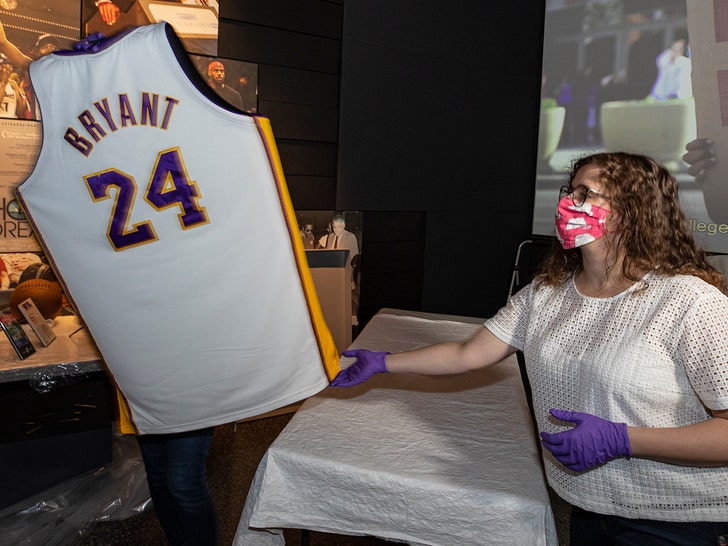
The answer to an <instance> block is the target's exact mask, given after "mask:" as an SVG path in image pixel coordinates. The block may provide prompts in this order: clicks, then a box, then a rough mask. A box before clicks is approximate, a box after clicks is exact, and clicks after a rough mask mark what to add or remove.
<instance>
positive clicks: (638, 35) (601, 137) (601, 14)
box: [533, 0, 728, 253]
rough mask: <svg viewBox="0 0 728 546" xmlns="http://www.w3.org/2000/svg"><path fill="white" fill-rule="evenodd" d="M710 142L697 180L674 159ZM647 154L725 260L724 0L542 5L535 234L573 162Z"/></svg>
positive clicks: (727, 73) (693, 225)
mask: <svg viewBox="0 0 728 546" xmlns="http://www.w3.org/2000/svg"><path fill="white" fill-rule="evenodd" d="M698 137H700V138H710V139H712V140H713V141H714V145H713V149H714V152H715V160H716V161H715V166H714V167H713V168H711V169H710V170H709V171H708V174H707V176H705V177H704V178H702V179H701V180H700V181H699V182H696V180H695V178H694V177H693V176H691V175H690V174H689V173H688V172H687V170H688V167H689V165H688V164H687V163H685V162H684V161H683V159H682V156H683V155H684V154H685V145H686V144H687V143H688V142H691V141H693V140H695V139H696V138H698ZM597 151H626V152H634V153H641V154H645V155H649V156H651V157H654V158H655V159H657V160H658V161H660V162H661V163H662V164H663V165H665V166H666V167H667V168H668V169H670V171H671V172H672V173H673V174H674V175H675V177H676V178H677V180H678V182H679V185H680V200H681V203H682V206H683V209H684V211H685V213H686V215H687V217H688V224H689V227H690V229H691V231H692V232H693V234H694V235H695V238H696V239H697V240H698V242H699V243H700V244H701V245H702V246H703V248H705V249H706V250H708V251H711V252H715V253H728V0H547V1H546V17H545V27H544V54H543V71H542V100H541V110H540V120H539V136H538V167H537V175H536V188H535V201H534V203H535V204H534V215H533V233H534V235H546V236H549V235H553V233H554V227H553V226H554V222H553V220H554V209H555V207H556V202H557V200H558V191H559V187H560V186H562V185H564V184H565V183H566V180H567V178H566V177H567V174H568V171H569V168H570V166H571V163H572V161H573V160H574V159H575V158H578V157H580V156H583V155H586V154H589V153H593V152H597Z"/></svg>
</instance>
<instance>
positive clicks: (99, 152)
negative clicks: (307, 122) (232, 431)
mask: <svg viewBox="0 0 728 546" xmlns="http://www.w3.org/2000/svg"><path fill="white" fill-rule="evenodd" d="M94 49H96V51H95V52H91V51H88V52H86V51H83V52H81V51H79V52H75V51H74V52H59V53H56V54H51V55H48V56H46V57H43V58H41V59H39V60H38V61H35V62H33V63H32V64H31V67H30V73H31V78H32V82H33V87H34V89H35V90H36V92H37V95H38V101H39V104H40V106H41V112H42V117H43V144H42V148H41V152H40V155H39V157H38V161H37V164H36V166H35V169H34V170H33V172H32V174H31V175H30V177H29V178H28V179H27V180H26V181H25V182H24V183H23V184H22V185H21V186H19V187H18V189H17V192H16V193H17V196H18V198H19V199H20V201H21V202H22V204H23V206H24V207H25V211H26V213H27V214H28V217H29V219H30V221H31V223H32V224H33V226H34V228H35V230H36V234H37V235H38V238H39V240H40V241H41V244H42V245H43V247H44V249H45V250H46V253H47V254H48V257H49V259H50V260H51V262H52V264H53V266H54V268H55V270H56V273H57V275H58V276H59V279H61V281H62V283H63V284H64V286H65V288H66V292H67V294H68V295H69V297H70V298H71V300H72V301H73V303H74V305H75V306H76V308H77V309H78V311H79V313H80V314H81V316H82V318H83V321H84V323H85V324H86V325H87V327H88V328H89V331H90V333H91V335H92V336H93V338H94V340H95V341H96V343H97V345H98V347H99V350H100V351H101V353H102V355H103V358H104V360H105V362H106V363H107V365H108V367H109V369H110V371H111V372H112V374H113V376H114V379H115V381H116V383H117V384H118V386H119V388H120V389H121V391H122V393H123V395H124V397H125V399H126V401H127V403H128V408H129V409H130V414H131V418H132V421H133V423H134V425H135V427H136V430H137V432H139V433H172V432H181V431H186V430H193V429H198V428H202V427H207V426H213V425H217V424H221V423H226V422H231V421H234V420H238V419H241V418H245V417H250V416H253V415H257V414H261V413H264V412H266V411H270V410H272V409H276V408H278V407H281V406H284V405H286V404H290V403H293V402H295V401H298V400H301V399H303V398H306V397H308V396H310V395H312V394H314V393H316V392H318V391H319V390H321V389H322V388H324V387H325V386H327V385H328V383H329V378H331V377H333V376H334V375H335V374H336V372H338V369H339V367H338V353H337V350H336V347H334V344H333V341H332V338H331V334H330V332H329V331H328V329H327V328H326V325H325V322H324V320H323V316H322V313H321V309H320V307H319V303H318V300H317V299H316V295H315V290H314V288H313V282H312V280H311V276H310V272H309V271H308V267H307V264H306V261H305V260H306V258H305V255H304V251H303V248H302V244H301V241H300V235H299V233H298V228H297V227H296V226H297V223H296V219H295V214H294V212H293V209H292V206H291V202H290V198H289V196H288V192H287V189H286V187H285V182H284V180H283V175H282V169H281V165H280V159H279V157H278V154H277V150H276V148H275V143H274V140H273V135H272V131H271V129H270V124H269V122H268V120H267V119H266V118H264V117H261V116H250V115H247V114H243V113H239V112H236V111H231V110H230V107H229V106H227V107H226V106H225V105H224V103H222V102H221V100H220V99H218V98H217V96H216V95H215V94H214V92H212V91H211V90H210V89H209V88H208V87H207V86H206V84H205V83H204V81H202V79H201V78H200V77H199V76H198V75H197V73H196V72H195V71H194V68H193V67H192V64H191V63H190V61H189V59H188V58H187V56H186V54H185V53H184V52H183V51H182V47H181V45H180V44H179V40H178V39H177V37H176V36H175V35H174V32H173V30H172V28H171V27H170V26H169V25H167V24H165V23H159V24H155V25H149V26H145V27H139V28H136V29H134V30H132V31H130V32H128V33H126V34H124V35H123V36H119V37H115V38H112V39H109V40H106V41H103V42H101V43H100V45H99V46H98V47H97V48H94Z"/></svg>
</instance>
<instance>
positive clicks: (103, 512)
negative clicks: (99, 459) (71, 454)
mask: <svg viewBox="0 0 728 546" xmlns="http://www.w3.org/2000/svg"><path fill="white" fill-rule="evenodd" d="M147 509H151V499H150V496H149V488H148V486H147V479H146V473H145V471H144V463H143V462H142V458H141V454H140V452H139V447H138V445H137V442H136V439H135V438H134V436H131V435H114V440H113V458H112V462H111V464H109V465H107V466H104V467H101V468H99V469H97V470H95V471H93V472H88V473H85V474H82V475H80V476H78V477H76V478H74V479H71V480H68V481H65V482H63V483H61V484H58V485H56V486H54V487H52V488H50V489H47V490H46V491H43V492H42V493H40V494H38V495H35V496H34V497H33V498H31V499H28V500H27V501H25V502H21V503H18V504H16V505H14V506H12V507H9V508H7V509H5V510H3V511H2V513H0V545H10V544H12V545H13V546H21V545H26V546H27V545H33V546H35V545H43V546H53V545H65V544H73V543H74V540H78V539H79V538H80V537H81V536H82V535H83V534H84V532H86V530H87V529H88V528H89V527H90V525H92V524H93V523H94V522H97V521H116V520H123V519H126V518H128V517H130V516H133V515H136V514H139V513H141V512H143V511H144V510H147Z"/></svg>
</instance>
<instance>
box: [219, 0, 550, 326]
mask: <svg viewBox="0 0 728 546" xmlns="http://www.w3.org/2000/svg"><path fill="white" fill-rule="evenodd" d="M543 4H544V3H543V2H542V1H541V0H524V1H522V2H482V1H477V0H470V1H455V2H452V1H444V0H418V1H409V2H405V1H394V2H392V1H390V0H339V1H335V0H331V1H324V0H245V1H244V2H235V1H232V0H226V1H225V2H223V3H222V7H221V14H220V15H221V20H220V40H219V55H220V56H221V57H228V58H232V59H237V60H244V61H249V62H255V63H258V64H259V107H258V109H259V111H260V112H261V113H262V114H265V115H267V116H268V117H269V118H270V119H271V123H272V125H273V130H274V133H275V135H276V138H277V142H278V146H279V150H280V153H281V159H282V162H283V167H284V171H285V174H286V180H287V182H288V185H289V189H290V192H291V196H292V199H293V203H294V206H295V208H296V209H297V210H360V211H363V212H364V220H363V235H364V241H363V245H362V258H363V259H362V294H361V298H362V302H361V303H362V310H363V312H364V314H365V315H368V314H371V313H373V312H376V309H378V308H380V307H386V306H389V307H402V308H415V309H417V308H421V309H423V310H426V311H433V312H443V313H452V314H465V315H476V316H486V315H489V314H492V313H493V312H495V311H496V310H497V309H498V308H499V307H500V306H501V305H502V304H503V302H504V301H505V298H506V295H507V290H508V286H509V283H510V278H511V271H512V267H513V260H514V259H515V254H516V249H517V247H518V244H519V243H520V242H521V241H522V240H524V239H527V238H529V236H530V232H531V212H532V204H533V203H532V201H533V184H534V180H535V155H536V137H537V120H538V107H539V103H538V101H539V97H540V72H541V44H542V31H543V29H542V27H543V12H544V5H543ZM366 318H367V316H365V317H364V322H366Z"/></svg>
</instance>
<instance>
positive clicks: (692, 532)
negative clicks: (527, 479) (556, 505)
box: [570, 507, 728, 546]
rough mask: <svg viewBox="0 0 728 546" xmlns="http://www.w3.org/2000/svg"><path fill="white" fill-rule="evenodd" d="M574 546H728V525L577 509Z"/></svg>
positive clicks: (574, 510) (573, 519) (573, 518)
mask: <svg viewBox="0 0 728 546" xmlns="http://www.w3.org/2000/svg"><path fill="white" fill-rule="evenodd" d="M570 523H571V524H570V534H571V537H570V539H571V541H570V542H571V545H572V546H591V545H595V546H608V545H609V546H612V545H613V546H723V545H724V544H725V546H728V523H712V522H685V523H683V522H666V521H653V520H645V519H630V518H622V517H618V516H605V515H601V514H595V513H593V512H587V511H585V510H582V509H580V508H578V507H573V508H572V512H571V522H570Z"/></svg>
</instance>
